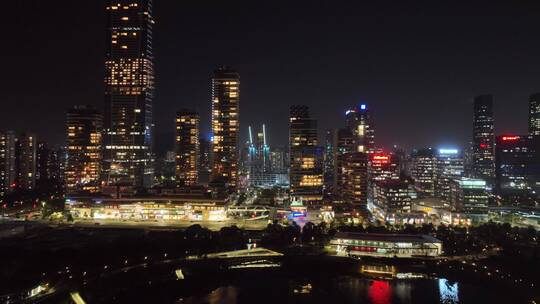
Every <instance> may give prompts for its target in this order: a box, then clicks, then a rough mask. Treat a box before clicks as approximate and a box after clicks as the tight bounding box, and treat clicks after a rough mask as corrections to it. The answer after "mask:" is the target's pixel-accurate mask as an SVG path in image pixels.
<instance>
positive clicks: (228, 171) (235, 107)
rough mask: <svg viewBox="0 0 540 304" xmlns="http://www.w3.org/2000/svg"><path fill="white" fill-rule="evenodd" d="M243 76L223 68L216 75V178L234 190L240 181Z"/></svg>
mask: <svg viewBox="0 0 540 304" xmlns="http://www.w3.org/2000/svg"><path fill="white" fill-rule="evenodd" d="M239 132H240V75H239V74H238V72H236V71H234V70H232V69H231V68H229V67H220V68H218V69H217V70H215V71H214V73H213V75H212V152H213V155H212V158H213V159H212V160H213V164H212V177H211V179H212V181H213V182H217V183H223V184H224V185H227V186H228V187H229V188H230V189H236V186H237V184H238V134H239Z"/></svg>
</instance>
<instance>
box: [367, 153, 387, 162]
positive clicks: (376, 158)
mask: <svg viewBox="0 0 540 304" xmlns="http://www.w3.org/2000/svg"><path fill="white" fill-rule="evenodd" d="M371 161H372V162H373V163H374V164H387V163H389V162H390V156H389V155H388V154H374V155H373V156H372V157H371Z"/></svg>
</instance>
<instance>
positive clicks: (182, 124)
mask: <svg viewBox="0 0 540 304" xmlns="http://www.w3.org/2000/svg"><path fill="white" fill-rule="evenodd" d="M199 121H200V118H199V114H197V113H195V112H193V111H189V110H181V111H178V112H177V113H176V137H175V151H176V181H177V182H178V185H180V186H194V185H196V184H197V183H198V176H199V166H198V163H199V133H200V131H199Z"/></svg>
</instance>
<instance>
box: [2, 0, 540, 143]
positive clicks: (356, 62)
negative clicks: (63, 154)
mask: <svg viewBox="0 0 540 304" xmlns="http://www.w3.org/2000/svg"><path fill="white" fill-rule="evenodd" d="M25 5H26V4H18V5H15V7H14V8H13V9H14V11H16V12H18V11H21V10H23V9H24V8H25ZM70 5H73V4H68V5H67V6H65V7H63V8H59V11H60V12H66V11H67V10H68V9H69V8H70ZM83 5H84V9H81V10H80V11H84V12H79V13H76V14H75V17H77V18H78V19H77V20H71V21H73V24H74V25H75V29H73V30H71V31H70V30H69V29H62V30H60V31H59V32H58V34H57V35H61V34H62V33H65V34H67V33H70V34H69V37H71V39H69V44H68V45H64V44H63V43H65V42H63V41H61V42H60V45H58V47H63V48H64V49H66V50H71V49H74V48H82V49H85V50H87V53H86V54H87V55H86V56H87V57H88V61H87V62H85V63H84V64H83V65H82V66H77V68H76V69H74V68H73V67H72V63H73V60H74V59H73V55H71V54H69V53H67V54H66V53H63V54H64V55H63V56H65V58H66V60H65V61H66V62H67V63H64V62H63V61H62V60H55V59H58V58H59V57H57V56H59V55H57V54H56V53H57V52H56V51H54V52H53V49H54V48H44V49H43V50H41V52H40V54H38V56H35V58H41V59H43V58H45V57H46V58H50V61H51V62H56V63H57V64H58V66H57V67H55V69H54V71H50V73H52V75H51V76H52V77H46V78H43V77H42V79H41V81H39V82H36V86H34V87H32V89H31V90H27V91H25V92H24V93H22V94H21V93H19V92H20V91H21V90H17V88H18V87H19V85H20V83H24V81H20V80H21V79H20V78H19V76H17V73H14V69H15V66H13V65H12V63H11V62H12V61H13V62H18V63H21V64H22V65H23V68H28V67H30V65H31V66H32V67H34V68H35V69H36V70H35V71H36V73H35V76H34V75H31V76H29V77H31V78H32V77H38V76H39V75H42V73H43V71H42V70H46V69H47V67H48V66H49V64H51V62H48V61H47V62H44V61H43V60H38V61H39V62H38V61H34V60H35V59H31V60H29V61H26V60H23V61H22V62H21V61H20V60H19V61H17V60H8V67H7V69H8V72H11V74H13V75H16V76H15V77H13V79H8V80H7V82H6V84H7V85H10V87H12V88H14V90H13V92H11V90H7V96H6V97H5V100H6V103H7V104H8V106H7V107H6V108H5V111H2V113H1V114H0V115H1V116H0V121H1V122H0V128H2V129H9V128H12V129H15V130H18V131H25V130H24V129H28V131H30V132H36V133H38V136H40V138H43V139H44V140H46V141H47V142H51V143H52V144H62V143H63V140H64V138H63V133H64V132H63V130H62V128H63V124H62V123H61V122H62V120H63V119H62V118H63V116H64V114H65V109H67V108H69V107H71V106H74V105H77V104H90V105H94V106H95V107H96V108H97V109H102V108H103V98H102V94H101V92H103V87H102V85H103V84H102V79H101V77H102V75H103V73H104V71H103V67H102V64H101V62H102V60H103V55H102V54H103V53H104V50H105V48H106V46H105V44H104V41H103V40H104V39H103V34H104V31H103V30H102V29H103V28H104V27H105V21H104V19H105V18H104V16H103V6H104V5H105V3H100V2H92V3H84V4H83ZM360 7H361V6H360ZM51 8H54V6H53V7H51ZM51 8H43V9H44V10H45V11H47V10H48V9H51ZM171 8H174V4H170V3H169V4H167V3H161V2H160V3H159V4H158V5H156V7H155V12H154V15H155V16H154V17H155V18H156V20H158V21H157V23H156V25H155V26H156V28H157V29H159V31H156V34H155V37H154V38H155V41H154V49H155V52H156V53H157V54H158V55H157V56H156V58H157V59H156V75H157V82H156V92H157V94H156V98H155V100H154V103H155V111H154V117H155V118H154V121H155V124H156V133H155V134H156V142H157V143H158V144H157V146H159V148H162V149H163V150H158V151H157V152H158V154H163V153H164V152H165V151H164V150H172V149H173V142H174V115H173V114H174V112H175V111H176V110H178V109H180V108H192V109H194V110H196V111H197V112H199V113H201V134H203V135H207V136H208V135H209V133H210V123H209V122H210V121H209V114H210V105H209V100H210V92H209V90H208V80H209V78H210V74H211V71H212V70H213V69H215V67H216V66H218V65H221V64H227V65H231V66H232V67H233V68H235V69H237V70H238V71H239V73H240V74H242V76H243V79H244V81H243V86H242V87H243V89H242V95H243V98H242V99H243V106H242V113H243V114H242V124H241V128H240V132H239V134H240V138H241V141H240V142H243V141H245V139H247V134H248V132H247V126H248V125H256V124H259V123H265V124H266V125H267V126H271V128H270V130H271V131H270V133H269V134H268V137H269V142H270V143H272V145H280V146H285V145H286V141H287V119H286V117H287V113H288V108H289V106H290V105H292V104H298V103H301V104H306V105H308V106H310V109H311V112H312V116H313V117H314V118H315V119H317V120H319V126H320V127H319V140H320V141H321V140H322V138H323V136H322V135H323V132H324V131H325V130H326V129H327V128H331V127H333V126H336V125H339V124H340V123H339V122H340V121H341V120H342V119H343V114H344V111H345V109H347V108H349V107H351V106H354V105H355V104H359V103H363V102H365V103H367V104H369V105H370V107H371V109H373V115H374V119H375V121H376V125H377V138H378V142H379V143H380V144H381V145H382V146H383V147H385V148H390V147H391V145H392V144H399V145H402V146H405V147H406V148H412V147H422V146H442V145H446V146H448V145H452V146H454V145H455V146H461V147H464V144H465V143H466V142H468V141H469V140H470V138H471V134H470V125H471V119H472V99H473V98H474V96H476V95H481V94H492V95H493V96H494V112H495V134H503V133H505V134H512V133H513V134H525V133H526V130H527V125H526V121H527V115H528V111H527V110H528V99H529V95H531V94H533V93H535V92H537V91H540V88H539V87H538V85H536V84H535V83H538V82H539V80H538V79H537V76H536V75H534V73H532V71H533V70H534V69H533V68H532V67H534V66H535V64H536V63H537V62H535V61H536V60H537V59H535V58H534V57H531V56H529V57H527V60H521V59H519V58H516V57H507V56H503V55H505V54H513V53H512V52H514V51H516V52H519V53H520V54H525V53H526V52H531V53H534V52H535V50H538V49H540V45H538V43H537V42H535V41H533V40H532V39H531V37H532V35H533V34H534V32H535V31H534V29H536V28H537V27H539V26H538V22H537V21H535V20H532V19H531V18H529V17H528V16H527V15H526V13H525V9H526V8H527V7H517V8H516V7H514V8H512V10H511V11H509V12H504V10H503V9H505V8H506V7H505V6H503V5H494V6H492V7H490V8H489V9H488V10H487V11H486V12H485V15H484V16H483V17H482V16H480V15H481V14H479V11H478V10H475V9H474V7H472V9H471V10H470V11H469V12H470V13H469V14H468V15H467V16H462V17H463V18H461V19H462V22H461V21H460V24H459V25H458V24H457V21H456V20H454V19H453V18H452V17H455V16H457V15H458V14H457V12H458V11H457V10H456V9H455V8H454V9H453V10H450V11H449V12H447V13H446V15H444V16H443V17H444V18H441V19H440V20H434V19H433V18H431V19H430V18H429V17H420V16H418V15H420V13H419V12H421V11H419V12H416V13H413V14H412V17H415V18H412V17H411V16H409V17H407V16H406V15H405V13H403V14H400V13H399V12H398V11H397V8H399V7H391V8H390V9H389V10H388V14H387V15H386V17H388V18H386V17H384V16H380V15H381V11H380V10H379V8H378V7H376V6H368V7H367V10H366V12H365V13H362V14H364V15H362V16H360V17H362V18H359V19H360V20H357V21H358V22H359V24H355V23H354V21H355V20H356V19H355V18H353V17H355V16H354V15H353V16H351V15H350V14H345V12H344V11H341V10H339V9H335V10H334V12H335V17H334V18H329V19H328V20H327V21H328V22H327V27H328V28H327V29H324V28H323V29H321V28H319V29H321V30H323V31H322V32H321V36H320V37H318V38H317V37H311V36H312V34H309V35H308V38H317V39H315V40H314V41H313V42H311V44H310V43H307V46H302V47H300V48H299V49H298V50H296V49H295V48H294V47H295V46H296V47H298V44H295V43H294V37H296V35H299V34H303V33H304V34H305V33H311V32H312V31H311V30H308V29H307V28H306V26H307V25H310V24H312V23H313V22H314V20H313V19H314V17H315V16H318V15H320V14H321V11H319V9H315V8H310V9H308V11H307V12H306V13H305V14H301V12H300V11H299V10H298V7H296V6H294V5H291V6H290V7H286V8H287V10H285V11H284V12H282V13H277V12H276V11H275V10H270V11H269V12H267V13H265V12H264V11H261V9H258V8H253V7H245V8H242V9H241V10H240V11H239V12H237V13H236V15H235V16H238V17H239V18H236V19H235V20H229V19H227V18H223V17H220V18H215V19H213V20H208V18H207V17H208V16H214V15H217V12H218V11H219V9H222V8H212V9H211V10H210V11H208V12H204V11H202V8H199V7H195V8H194V9H195V11H196V12H200V15H197V14H194V15H190V16H187V19H186V20H184V21H181V22H177V21H175V19H174V18H172V16H171V12H170V11H173V10H172V9H171ZM271 8H273V7H271ZM231 9H232V8H228V9H227V11H230V10H231ZM248 9H253V10H254V12H255V13H256V15H260V16H261V17H262V19H263V20H264V19H265V18H267V19H269V18H270V19H274V18H271V17H276V15H277V16H281V17H283V18H284V19H285V20H288V21H291V20H295V18H296V19H297V21H296V22H291V29H290V31H289V30H286V29H284V28H283V27H278V28H276V29H275V30H272V28H271V25H272V24H268V25H265V24H262V23H260V22H256V25H257V26H255V27H254V28H251V29H245V28H243V27H242V25H243V24H248V23H249V22H250V21H253V20H251V19H250V17H247V16H244V15H243V13H244V12H246V11H247V10H248ZM422 9H423V10H425V11H433V10H434V8H432V7H426V8H422ZM369 12H373V13H374V16H368V15H369V14H368V13H369ZM407 13H410V11H407ZM511 13H512V14H518V15H521V14H523V18H520V19H519V20H517V19H515V18H509V17H508V16H509V15H511ZM55 14H58V13H55ZM205 14H206V15H205ZM53 15H54V14H53ZM377 16H379V17H377ZM505 16H506V17H505ZM390 17H392V18H390ZM65 18H73V16H65ZM193 18H200V19H201V21H198V22H199V25H200V27H198V28H199V29H198V30H194V29H191V30H190V29H186V28H185V27H183V25H184V22H189V21H194V20H193ZM53 19H54V18H53ZM39 20H40V18H37V20H35V21H28V23H24V24H20V25H21V27H22V28H25V29H29V28H34V27H32V26H31V25H32V24H33V23H34V22H36V23H37V22H38V21H39ZM202 20H205V21H207V22H208V23H207V24H206V23H204V24H201V23H202ZM501 20H502V21H503V22H502V23H501V22H500V21H501ZM425 21H430V22H431V23H430V24H431V25H433V27H434V28H433V29H427V28H424V27H421V24H423V23H422V22H425ZM497 21H498V22H497ZM18 22H20V21H16V20H14V21H13V24H15V25H17V24H19V23H18ZM53 22H57V21H55V20H53ZM85 22H87V23H85ZM369 22H374V24H378V25H379V26H377V27H375V28H374V29H373V31H372V32H366V31H363V30H362V29H363V27H362V26H361V25H366V23H369ZM482 22H484V23H485V24H482ZM397 24H404V28H403V29H401V30H400V31H401V32H402V33H403V34H405V36H406V37H408V38H407V39H406V40H405V39H401V38H399V37H396V33H394V32H392V31H391V29H392V28H393V26H395V25H397ZM493 24H495V25H496V27H495V29H493V32H497V33H499V34H501V35H503V36H504V37H506V38H508V39H510V40H508V39H499V40H500V41H511V42H514V44H509V45H508V43H505V44H504V45H502V42H497V41H498V40H497V39H495V37H493V35H487V36H486V37H483V34H489V33H492V29H491V28H490V27H489V25H493ZM501 24H504V26H505V28H501ZM216 25H219V26H222V27H223V29H221V30H219V31H217V32H216V33H212V32H211V31H210V28H213V27H215V26H216ZM526 25H532V26H526ZM349 26H350V27H349ZM452 26H457V29H456V30H455V31H454V30H449V28H451V27H452ZM467 27H470V30H471V31H470V32H463V31H461V32H460V31H459V30H464V29H465V28H467ZM226 29H229V30H230V31H231V33H233V34H238V35H240V36H239V37H241V38H245V40H246V41H245V42H242V43H240V44H239V45H237V46H234V45H233V44H232V43H234V41H232V42H231V41H223V39H222V38H220V37H221V34H222V32H223V33H224V32H225V30H226ZM316 29H317V28H316ZM415 29H417V30H419V31H414V30H415ZM37 30H38V31H40V30H39V29H37ZM340 30H341V34H337V33H338V32H340ZM343 30H344V31H343ZM497 30H498V31H497ZM64 31H65V32H64ZM75 31H83V32H85V33H87V35H83V36H85V37H79V35H75V34H73V33H75ZM197 31H201V34H202V35H198V34H197V33H198V32H197ZM457 32H460V33H461V34H462V35H463V36H462V37H461V36H457V35H456V34H457ZM514 32H519V33H520V35H521V36H518V37H517V38H511V36H512V33H514ZM434 33H438V35H435V36H434V35H433V34H434ZM353 34H358V35H359V36H360V39H359V40H360V42H356V40H355V41H351V39H350V38H351V37H353V36H352V35H353ZM175 35H182V37H184V36H185V39H186V41H192V42H193V45H194V46H189V47H185V45H186V44H182V45H179V44H178V43H176V42H174V41H172V40H171V38H170V37H174V36H175ZM37 36H40V35H36V36H35V37H34V36H33V37H30V38H29V41H35V44H43V43H40V42H41V41H42V39H43V37H37ZM199 36H200V37H199ZM276 36H279V37H283V39H282V40H279V41H282V43H281V46H276V48H278V49H281V48H283V47H284V48H286V49H288V50H290V57H283V55H282V54H280V55H279V56H278V55H276V54H275V53H273V52H271V51H261V50H260V48H261V46H260V45H257V43H259V42H264V41H265V39H270V38H272V39H274V38H276ZM520 38H523V39H520ZM11 39H12V40H13V44H14V45H17V49H18V50H19V52H16V53H8V54H7V55H8V58H14V59H24V58H27V57H28V56H31V55H34V54H30V53H28V51H29V50H30V46H31V43H30V42H29V41H24V42H21V41H20V38H19V37H12V36H8V40H10V41H11ZM205 41H206V42H220V41H221V42H223V43H224V46H234V47H233V48H231V50H225V49H226V48H223V49H224V51H223V52H212V53H211V54H210V53H209V52H211V49H212V48H208V50H206V47H204V46H203V44H202V43H203V42H205ZM415 41H416V42H418V43H419V45H420V46H425V47H426V48H427V50H426V51H424V50H423V48H419V49H415V50H416V51H417V52H418V53H417V54H413V53H411V50H412V49H413V48H411V45H410V44H411V43H413V42H415ZM353 42H354V43H353ZM364 42H365V43H366V44H367V45H373V46H374V47H375V46H376V47H378V48H379V49H380V48H381V47H385V46H389V47H393V48H394V49H395V52H389V53H383V54H374V53H373V52H372V51H370V50H369V49H371V48H364V47H363V43H364ZM455 42H469V43H468V44H465V45H466V46H467V47H469V48H468V49H469V51H470V54H467V55H465V54H463V53H464V51H465V50H466V49H462V48H461V46H460V48H458V49H457V50H446V48H445V46H449V45H452V44H453V43H455ZM328 43H334V44H335V45H336V46H337V47H336V49H334V48H328V47H324V48H315V49H317V50H319V51H313V49H314V48H313V46H322V45H325V44H328ZM483 43H484V44H483ZM188 44H189V43H188ZM312 44H314V45H312ZM263 45H266V46H268V44H263ZM291 47H292V48H291ZM338 47H339V48H338ZM242 49H245V50H242ZM338 49H339V50H338ZM366 49H367V50H366ZM233 50H234V51H233ZM255 50H256V51H257V52H260V54H261V56H260V58H252V57H250V56H247V57H246V53H250V52H252V51H255ZM428 50H432V51H434V52H428ZM235 51H237V52H235ZM302 51H306V52H304V54H300V53H301V52H302ZM201 52H202V53H201ZM355 52H358V53H357V54H356V53H355ZM197 54H200V55H197ZM353 54H354V56H353ZM203 55H204V56H203ZM210 55H211V56H210ZM341 55H344V58H338V57H340V56H341ZM351 56H352V57H351ZM201 57H204V58H201ZM475 60H476V61H475ZM188 61H189V62H188ZM371 61H373V62H372V63H370V62H371ZM96 62H99V63H100V64H99V65H97V64H94V63H96ZM456 62H458V63H459V64H458V65H457V66H453V65H452V64H451V63H456ZM492 64H495V65H494V66H492ZM430 65H433V67H430ZM17 68H20V66H19V65H17ZM75 75H82V77H73V76H75ZM49 78H50V79H49ZM11 81H13V83H12V82H11ZM89 83H92V84H94V85H88V84H89ZM503 83H504V84H505V86H503V85H501V84H503ZM59 88H65V90H59ZM75 90H76V91H83V92H86V93H87V94H83V95H74V94H75ZM37 96H40V97H39V98H36V97H37ZM75 96H77V97H75ZM42 100H45V101H49V100H54V101H55V102H54V103H52V104H51V103H49V104H50V115H48V118H49V117H50V121H49V120H48V119H43V118H41V117H39V113H34V112H32V111H29V108H32V107H36V106H38V105H40V104H41V103H40V102H41V101H42ZM12 105H17V107H13V106H12ZM329 105H330V106H329ZM261 106H262V107H263V108H264V109H265V110H264V111H260V109H261ZM510 106H511V111H507V110H506V109H507V108H508V107H510ZM441 109H442V111H441ZM24 114H26V116H25V115H24ZM23 116H24V117H27V118H28V119H25V120H24V121H23V120H22V119H20V117H23ZM276 117H277V118H276ZM418 117H423V118H422V119H418ZM411 118H412V119H411ZM11 126H13V127H11ZM434 128H436V131H437V132H431V131H432V130H433V129H434ZM431 133H432V134H431Z"/></svg>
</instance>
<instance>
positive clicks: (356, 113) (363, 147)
mask: <svg viewBox="0 0 540 304" xmlns="http://www.w3.org/2000/svg"><path fill="white" fill-rule="evenodd" d="M345 119H346V121H347V127H348V128H349V129H350V130H351V131H352V132H353V134H354V136H355V141H356V152H364V153H373V152H374V151H375V127H374V125H373V118H372V114H371V112H370V111H369V109H368V106H367V105H366V104H360V105H358V106H357V107H354V108H351V109H349V110H347V111H346V112H345Z"/></svg>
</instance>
